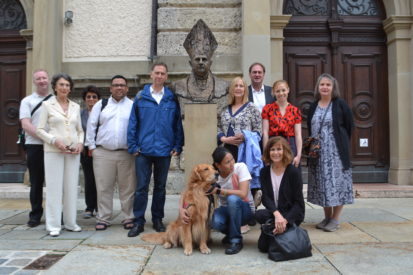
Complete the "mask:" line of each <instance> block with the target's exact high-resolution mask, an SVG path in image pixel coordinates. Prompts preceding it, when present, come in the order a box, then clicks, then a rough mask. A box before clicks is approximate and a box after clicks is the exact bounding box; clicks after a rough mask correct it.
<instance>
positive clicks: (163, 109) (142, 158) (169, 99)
mask: <svg viewBox="0 0 413 275" xmlns="http://www.w3.org/2000/svg"><path fill="white" fill-rule="evenodd" d="M150 76H151V79H152V85H146V86H145V87H144V89H143V90H142V91H140V92H139V93H138V94H137V96H136V98H135V101H134V103H133V107H132V111H131V115H130V119H129V126H128V147H129V153H131V154H133V156H136V176H137V180H138V182H137V187H136V193H135V201H134V205H133V213H134V215H135V225H134V227H133V228H132V229H131V230H130V231H129V233H128V237H135V236H137V235H139V234H140V233H141V232H143V230H144V225H145V222H146V220H145V211H146V206H147V204H148V189H149V182H150V179H151V175H152V167H153V170H154V171H153V176H154V187H153V197H152V207H151V212H152V223H153V228H154V229H155V231H157V232H164V231H165V225H164V224H163V222H162V219H163V217H164V206H165V193H166V191H165V186H166V179H167V177H168V170H169V165H170V163H171V156H177V155H179V154H180V153H181V151H182V146H183V143H184V133H183V128H182V121H181V112H180V108H179V103H178V102H177V99H176V97H175V95H174V94H173V93H172V92H171V91H170V90H169V89H168V88H167V87H165V86H164V84H165V81H166V80H167V78H168V68H167V66H166V64H164V63H155V64H154V65H153V66H152V70H151V75H150ZM99 211H100V210H99Z"/></svg>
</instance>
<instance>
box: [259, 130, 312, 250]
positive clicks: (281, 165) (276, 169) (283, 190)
mask: <svg viewBox="0 0 413 275" xmlns="http://www.w3.org/2000/svg"><path fill="white" fill-rule="evenodd" d="M263 158H264V162H266V163H269V164H270V165H269V166H266V167H264V168H262V169H261V173H260V180H261V187H262V204H263V205H264V207H265V209H260V210H257V211H256V212H255V218H256V220H257V221H258V222H259V223H260V224H263V223H265V222H266V221H267V220H269V219H275V223H274V224H275V228H274V234H281V233H283V232H284V231H285V230H286V228H287V226H288V225H289V224H293V223H295V224H296V225H300V224H301V223H302V222H303V220H304V211H305V207H304V198H303V182H302V179H301V172H300V170H299V169H298V168H296V167H294V165H292V160H293V154H292V152H291V148H290V145H289V144H288V142H287V141H286V140H285V139H284V138H283V137H279V136H277V137H273V138H271V139H270V140H269V141H268V143H267V145H266V147H265V148H264V154H263ZM259 248H260V245H259ZM260 250H262V249H261V248H260Z"/></svg>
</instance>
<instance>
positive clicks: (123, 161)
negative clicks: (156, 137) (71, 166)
mask: <svg viewBox="0 0 413 275" xmlns="http://www.w3.org/2000/svg"><path fill="white" fill-rule="evenodd" d="M93 170H94V173H95V180H96V191H97V202H98V210H99V212H98V215H97V217H96V219H97V222H102V223H106V224H110V220H111V219H112V218H113V217H112V214H113V193H114V190H115V183H116V182H117V183H118V189H119V200H120V205H121V212H122V215H123V216H124V218H125V219H133V218H134V216H133V211H132V210H133V199H134V194H135V189H136V173H135V157H134V156H133V155H131V154H129V153H128V151H127V150H119V151H112V150H107V149H104V148H103V147H97V148H96V149H95V150H93Z"/></svg>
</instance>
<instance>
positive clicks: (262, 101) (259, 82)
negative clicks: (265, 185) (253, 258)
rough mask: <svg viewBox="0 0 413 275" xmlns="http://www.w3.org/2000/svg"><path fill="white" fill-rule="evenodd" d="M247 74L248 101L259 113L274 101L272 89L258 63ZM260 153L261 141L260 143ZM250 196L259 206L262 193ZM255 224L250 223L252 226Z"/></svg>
mask: <svg viewBox="0 0 413 275" xmlns="http://www.w3.org/2000/svg"><path fill="white" fill-rule="evenodd" d="M249 74H250V79H251V85H249V86H248V100H249V101H251V102H254V104H255V106H257V107H258V110H259V111H260V113H262V109H263V108H264V106H265V105H267V104H270V103H273V102H274V101H275V99H274V96H273V95H272V88H271V87H270V86H267V85H264V77H265V67H264V65H263V64H261V63H259V62H255V63H252V64H251V66H250V67H249ZM260 147H261V151H263V149H264V148H262V141H260ZM251 192H252V195H253V196H254V203H255V206H256V207H258V205H260V204H261V197H262V192H261V190H260V189H258V188H253V189H251ZM254 224H255V222H252V223H250V225H254Z"/></svg>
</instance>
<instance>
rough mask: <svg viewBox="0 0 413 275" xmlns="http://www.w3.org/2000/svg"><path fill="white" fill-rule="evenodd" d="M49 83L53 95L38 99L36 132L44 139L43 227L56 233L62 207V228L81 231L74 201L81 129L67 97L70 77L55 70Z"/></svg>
mask: <svg viewBox="0 0 413 275" xmlns="http://www.w3.org/2000/svg"><path fill="white" fill-rule="evenodd" d="M51 84H52V88H53V91H54V94H55V95H56V96H55V97H53V98H51V99H50V100H48V101H45V102H43V103H42V106H43V108H42V113H41V114H40V121H39V124H38V127H37V131H36V133H37V135H38V136H39V137H40V138H41V139H42V140H43V141H44V165H45V179H46V230H47V231H49V232H50V233H49V234H50V236H53V237H57V236H59V235H60V230H61V228H62V224H61V220H62V209H63V222H64V224H65V228H66V230H69V231H75V232H79V231H81V228H80V227H79V226H78V225H77V223H76V202H77V185H78V182H79V163H80V153H81V152H82V150H83V137H84V133H83V130H82V123H81V119H80V107H79V104H77V103H75V102H73V101H71V100H69V98H68V96H69V93H70V92H71V91H72V89H73V81H72V78H71V77H70V76H69V75H67V74H64V73H60V74H56V75H54V76H53V79H52V81H51Z"/></svg>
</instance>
